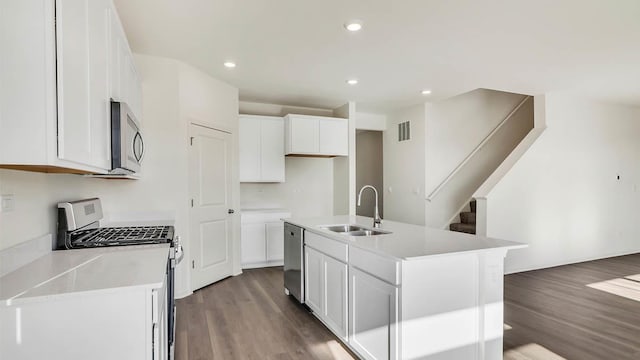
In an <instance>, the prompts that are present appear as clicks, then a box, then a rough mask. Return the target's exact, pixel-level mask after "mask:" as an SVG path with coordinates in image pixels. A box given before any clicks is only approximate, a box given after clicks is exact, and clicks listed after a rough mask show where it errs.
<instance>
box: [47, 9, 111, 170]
mask: <svg viewBox="0 0 640 360" xmlns="http://www.w3.org/2000/svg"><path fill="white" fill-rule="evenodd" d="M111 16H113V14H112V10H111V7H110V2H109V1H108V0H90V1H87V0H57V1H56V23H57V27H56V50H57V75H58V77H57V81H58V89H57V90H58V157H59V158H60V159H64V160H68V161H73V162H77V163H79V164H87V165H91V166H95V167H98V168H100V169H105V170H108V169H109V168H110V165H111V156H110V146H109V145H110V142H111V140H110V139H111V136H110V126H109V125H110V115H111V105H110V102H109V101H110V94H109V92H110V89H109V66H108V60H109V57H108V49H109V37H110V34H109V26H110V17H111Z"/></svg>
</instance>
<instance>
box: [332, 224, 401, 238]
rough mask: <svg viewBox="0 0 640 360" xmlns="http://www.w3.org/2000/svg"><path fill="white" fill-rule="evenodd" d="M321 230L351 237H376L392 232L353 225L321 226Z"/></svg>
mask: <svg viewBox="0 0 640 360" xmlns="http://www.w3.org/2000/svg"><path fill="white" fill-rule="evenodd" d="M320 228H322V229H326V230H329V231H333V232H337V233H340V234H344V235H349V236H374V235H385V234H391V232H389V231H383V230H373V229H367V228H364V227H362V226H360V225H353V224H340V225H328V226H320Z"/></svg>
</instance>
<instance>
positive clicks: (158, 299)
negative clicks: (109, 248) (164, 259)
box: [0, 281, 169, 360]
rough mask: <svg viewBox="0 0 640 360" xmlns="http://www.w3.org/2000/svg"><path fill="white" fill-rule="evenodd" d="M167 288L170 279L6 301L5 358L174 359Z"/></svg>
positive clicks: (0, 345)
mask: <svg viewBox="0 0 640 360" xmlns="http://www.w3.org/2000/svg"><path fill="white" fill-rule="evenodd" d="M166 290H167V284H166V281H165V283H164V284H163V286H162V288H160V289H148V288H140V287H134V288H119V289H108V290H106V291H88V292H81V293H75V294H68V295H66V296H57V297H52V298H49V299H46V300H37V299H35V300H34V301H26V302H23V303H21V304H19V305H17V304H12V305H2V306H0V334H2V336H0V349H2V350H1V351H0V354H1V355H0V358H2V359H14V360H22V359H24V360H27V359H65V360H84V359H95V360H112V359H140V360H166V359H169V349H168V338H167V336H168V329H167V314H168V313H167V293H166ZM53 329H55V333H53V332H52V330H53ZM5 335H6V336H5Z"/></svg>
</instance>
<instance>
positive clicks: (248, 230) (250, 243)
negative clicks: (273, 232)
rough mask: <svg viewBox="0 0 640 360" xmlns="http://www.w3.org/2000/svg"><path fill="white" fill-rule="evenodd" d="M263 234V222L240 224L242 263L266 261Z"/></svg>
mask: <svg viewBox="0 0 640 360" xmlns="http://www.w3.org/2000/svg"><path fill="white" fill-rule="evenodd" d="M264 235H265V234H264V223H255V224H242V225H241V226H240V239H241V244H242V251H241V253H242V265H246V264H254V263H263V262H265V261H266V249H265V236H264Z"/></svg>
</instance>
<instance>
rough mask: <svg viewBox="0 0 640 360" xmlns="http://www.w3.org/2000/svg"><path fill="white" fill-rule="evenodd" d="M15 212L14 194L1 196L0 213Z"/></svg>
mask: <svg viewBox="0 0 640 360" xmlns="http://www.w3.org/2000/svg"><path fill="white" fill-rule="evenodd" d="M13 210H15V200H14V196H13V194H5V195H0V211H3V212H9V211H13Z"/></svg>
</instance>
